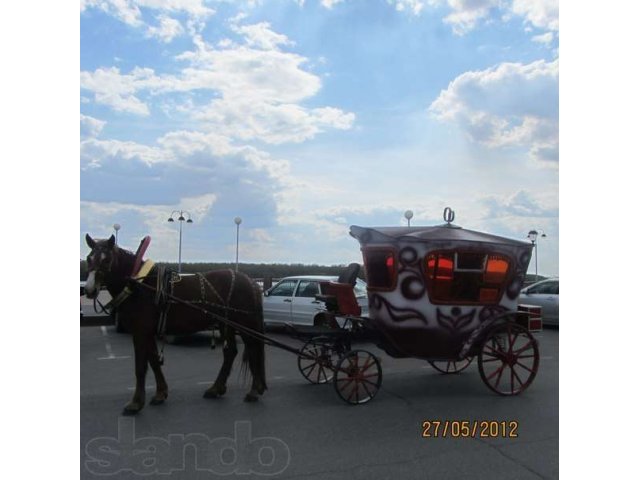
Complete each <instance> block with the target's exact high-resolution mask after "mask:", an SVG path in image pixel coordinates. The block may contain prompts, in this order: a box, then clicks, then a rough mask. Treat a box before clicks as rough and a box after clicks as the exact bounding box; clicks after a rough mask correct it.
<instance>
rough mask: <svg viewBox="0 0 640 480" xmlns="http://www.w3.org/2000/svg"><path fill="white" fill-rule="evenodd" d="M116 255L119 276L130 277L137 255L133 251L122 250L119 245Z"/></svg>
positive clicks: (115, 251)
mask: <svg viewBox="0 0 640 480" xmlns="http://www.w3.org/2000/svg"><path fill="white" fill-rule="evenodd" d="M114 254H115V258H116V270H117V272H118V274H119V275H122V276H124V277H129V276H130V275H131V270H132V269H133V264H134V263H135V261H136V254H135V253H133V252H132V251H131V250H127V249H126V248H122V247H119V246H117V245H116V246H115V248H114Z"/></svg>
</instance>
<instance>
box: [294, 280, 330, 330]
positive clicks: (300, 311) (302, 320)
mask: <svg viewBox="0 0 640 480" xmlns="http://www.w3.org/2000/svg"><path fill="white" fill-rule="evenodd" d="M319 293H320V285H319V284H318V282H317V281H315V280H300V283H299V284H298V288H297V289H296V294H295V295H294V297H293V306H292V308H291V316H292V322H293V323H299V324H302V325H313V318H314V317H315V316H316V314H317V313H318V312H319V311H320V310H324V308H322V302H320V301H319V300H316V295H318V294H319Z"/></svg>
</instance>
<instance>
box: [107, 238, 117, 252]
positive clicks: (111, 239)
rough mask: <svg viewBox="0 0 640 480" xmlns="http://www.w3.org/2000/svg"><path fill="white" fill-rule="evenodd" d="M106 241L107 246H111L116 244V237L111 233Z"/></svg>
mask: <svg viewBox="0 0 640 480" xmlns="http://www.w3.org/2000/svg"><path fill="white" fill-rule="evenodd" d="M107 242H108V243H107V244H108V245H109V248H110V249H111V248H113V246H114V245H115V244H116V237H115V236H113V235H111V236H110V237H109V240H108V241H107Z"/></svg>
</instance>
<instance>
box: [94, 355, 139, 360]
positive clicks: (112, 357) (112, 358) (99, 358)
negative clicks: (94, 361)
mask: <svg viewBox="0 0 640 480" xmlns="http://www.w3.org/2000/svg"><path fill="white" fill-rule="evenodd" d="M123 358H131V356H130V355H123V356H121V357H117V356H115V355H112V356H110V357H98V360H121V359H123Z"/></svg>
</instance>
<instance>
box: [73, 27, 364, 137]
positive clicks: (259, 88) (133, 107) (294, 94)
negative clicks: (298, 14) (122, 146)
mask: <svg viewBox="0 0 640 480" xmlns="http://www.w3.org/2000/svg"><path fill="white" fill-rule="evenodd" d="M232 28H234V29H235V30H236V31H237V32H238V33H240V34H242V35H244V36H245V37H244V38H245V41H246V43H247V45H236V44H233V43H231V44H229V43H227V44H224V45H223V46H222V47H219V48H215V47H212V46H211V45H209V44H207V43H206V42H205V41H204V40H203V39H202V38H201V37H200V36H199V35H196V36H195V37H194V45H195V49H194V50H192V51H187V52H184V53H182V54H180V55H178V56H177V57H176V59H177V60H179V61H183V62H187V63H188V66H187V67H185V68H184V69H183V70H182V72H181V73H180V74H179V75H157V74H156V73H155V72H154V71H153V70H152V69H149V68H139V67H136V68H134V69H133V70H132V71H131V72H129V73H126V74H123V73H120V71H119V69H118V68H116V67H112V68H100V69H97V70H96V71H95V72H82V73H81V82H80V83H81V87H82V88H84V89H86V90H89V91H92V92H93V93H94V98H95V101H96V102H97V103H101V104H104V105H107V106H110V107H111V108H113V109H114V110H116V111H121V112H127V113H132V114H137V115H142V116H147V115H149V114H150V111H149V106H148V105H147V103H145V102H144V101H143V100H142V99H141V97H140V95H141V94H142V93H143V92H148V93H149V94H150V95H161V94H167V93H172V92H189V91H192V90H208V91H212V92H215V93H216V94H217V96H216V98H214V99H213V100H211V101H210V102H209V103H208V104H205V105H195V106H194V105H189V108H188V109H186V110H185V113H187V114H188V115H190V116H191V117H192V118H193V119H195V120H198V121H200V122H202V128H203V129H206V130H210V131H216V132H219V133H221V134H223V135H225V136H229V137H232V138H237V139H241V140H245V141H246V140H253V139H257V140H261V141H264V142H266V143H271V144H280V143H284V142H302V141H304V140H307V139H310V138H313V137H314V136H315V135H317V134H318V133H320V132H323V131H325V130H327V129H339V130H345V129H349V128H351V127H352V125H353V123H354V120H355V115H354V114H353V113H349V112H344V111H342V110H340V109H338V108H335V107H318V108H307V107H304V106H302V105H300V103H301V102H302V101H304V100H306V99H308V98H310V97H312V96H314V95H316V94H317V93H318V91H319V90H320V87H321V80H320V78H319V77H318V76H316V75H314V74H313V73H310V72H308V71H306V70H304V69H303V65H304V64H305V63H307V59H306V58H305V57H302V56H300V55H298V54H295V53H290V52H284V51H281V50H280V49H279V47H280V46H281V45H291V44H292V42H290V41H289V40H288V39H287V37H286V36H284V35H280V34H277V33H276V32H273V31H272V30H271V29H270V28H269V25H268V24H267V23H261V24H256V25H248V26H237V25H234V26H232ZM219 45H220V44H219ZM252 45H254V46H259V48H254V47H252ZM177 108H178V109H179V107H177Z"/></svg>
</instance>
